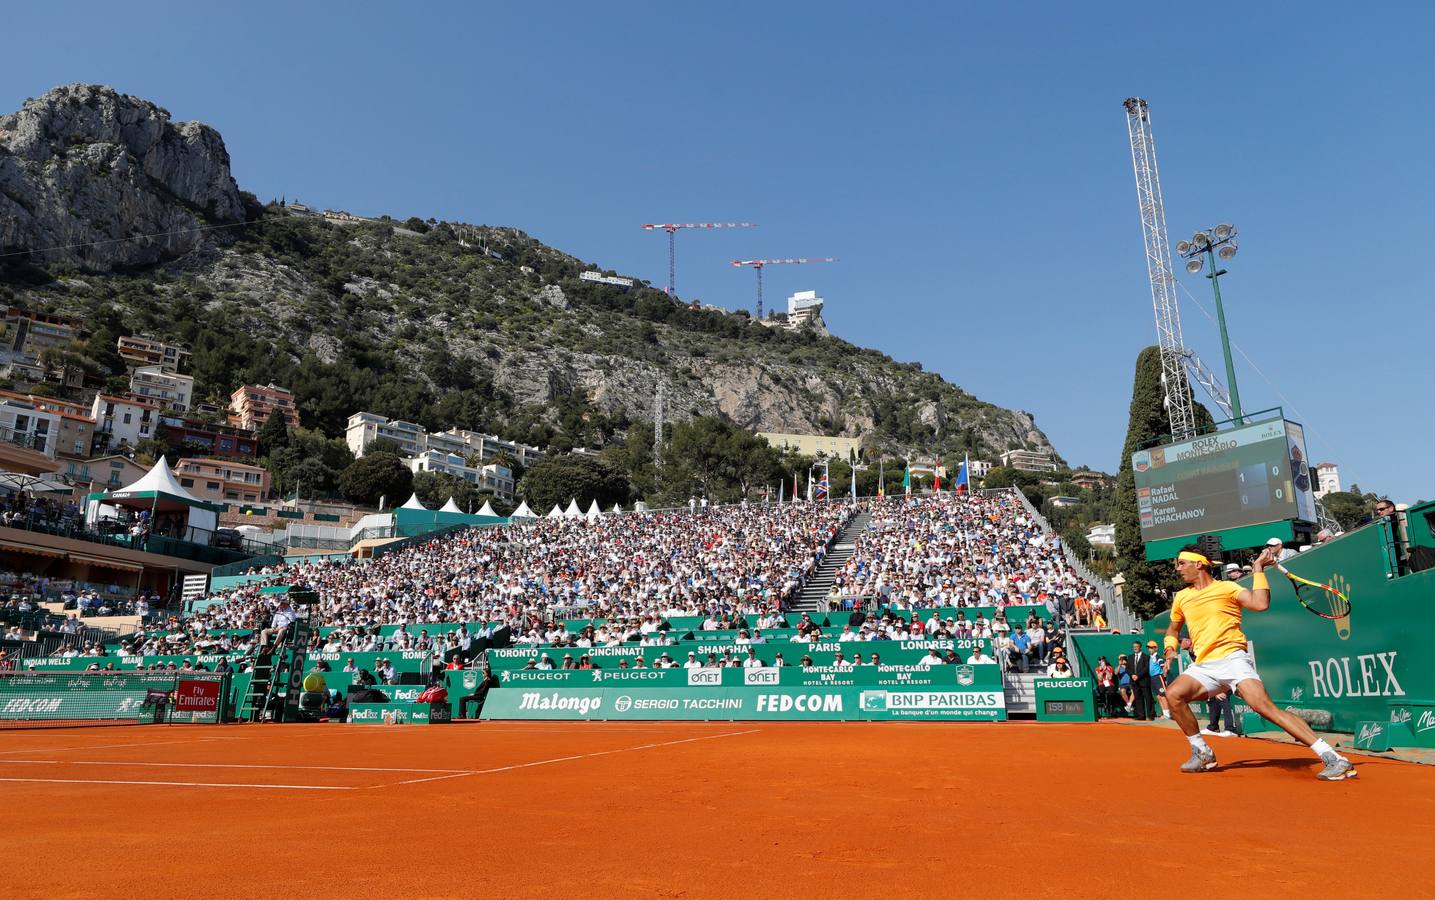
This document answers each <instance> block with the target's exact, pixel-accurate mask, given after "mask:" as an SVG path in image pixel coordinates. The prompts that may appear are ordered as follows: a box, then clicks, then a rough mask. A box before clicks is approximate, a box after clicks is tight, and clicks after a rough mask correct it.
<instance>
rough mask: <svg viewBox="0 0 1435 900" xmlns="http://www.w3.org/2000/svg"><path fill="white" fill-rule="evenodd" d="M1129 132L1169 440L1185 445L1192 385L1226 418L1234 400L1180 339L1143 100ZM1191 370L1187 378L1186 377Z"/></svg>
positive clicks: (1191, 428)
mask: <svg viewBox="0 0 1435 900" xmlns="http://www.w3.org/2000/svg"><path fill="white" fill-rule="evenodd" d="M1122 105H1123V106H1125V107H1126V131H1127V134H1128V136H1129V137H1130V138H1131V167H1132V169H1134V170H1135V172H1136V202H1137V205H1138V206H1139V207H1140V209H1141V231H1142V234H1143V235H1144V237H1145V239H1146V272H1147V275H1149V276H1150V279H1151V305H1152V307H1153V308H1154V309H1155V312H1156V341H1157V343H1158V344H1159V345H1160V348H1161V386H1162V388H1163V389H1164V390H1165V392H1166V397H1165V403H1166V415H1167V416H1168V417H1169V418H1170V420H1171V436H1172V437H1173V438H1174V439H1175V440H1178V441H1179V440H1183V439H1185V438H1188V437H1191V436H1192V435H1194V434H1195V433H1196V413H1195V407H1194V405H1193V403H1192V400H1191V392H1190V388H1189V385H1190V383H1191V381H1195V382H1196V383H1197V384H1199V385H1201V387H1202V388H1203V389H1205V391H1206V393H1207V395H1209V396H1210V398H1211V400H1212V401H1213V402H1215V404H1216V405H1217V406H1218V407H1220V408H1221V411H1222V412H1224V413H1225V414H1226V416H1227V417H1230V415H1231V396H1230V392H1229V391H1227V390H1226V387H1225V385H1223V384H1222V383H1221V381H1220V379H1218V378H1217V377H1216V375H1215V373H1214V372H1212V371H1211V369H1210V367H1208V366H1207V365H1206V364H1205V363H1203V362H1201V359H1200V357H1198V356H1197V355H1196V354H1195V352H1194V351H1192V350H1190V349H1188V348H1187V347H1186V345H1185V342H1184V340H1183V339H1182V337H1181V310H1180V308H1179V307H1178V306H1177V304H1176V276H1175V275H1174V274H1173V273H1172V271H1171V243H1170V241H1169V240H1168V239H1167V237H1166V208H1165V206H1164V204H1163V203H1162V199H1161V173H1160V171H1159V170H1158V169H1157V168H1156V138H1155V136H1154V135H1153V134H1152V133H1151V110H1150V109H1149V108H1148V107H1147V105H1146V101H1145V100H1142V99H1141V98H1139V97H1128V98H1127V99H1126V100H1125V101H1124V102H1123V104H1122ZM1188 370H1189V377H1188V374H1187V373H1188Z"/></svg>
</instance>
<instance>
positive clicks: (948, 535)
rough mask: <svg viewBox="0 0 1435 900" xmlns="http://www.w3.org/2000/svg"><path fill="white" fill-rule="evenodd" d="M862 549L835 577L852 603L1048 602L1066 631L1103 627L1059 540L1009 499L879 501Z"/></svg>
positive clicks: (1096, 604)
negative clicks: (872, 599)
mask: <svg viewBox="0 0 1435 900" xmlns="http://www.w3.org/2000/svg"><path fill="white" fill-rule="evenodd" d="M854 551H855V552H854V553H853V555H852V557H851V558H850V559H849V560H848V561H847V565H846V566H845V567H844V568H843V570H842V572H841V573H839V575H838V577H837V589H838V591H839V592H840V594H841V595H842V596H844V597H847V596H856V597H863V598H869V597H876V598H880V599H882V601H883V602H884V603H885V604H887V605H889V606H893V607H896V608H899V609H914V610H921V609H932V608H935V607H963V606H967V607H971V606H984V607H996V608H998V609H1000V608H1002V607H1005V606H1010V605H1015V604H1037V605H1040V604H1045V605H1046V606H1047V609H1048V610H1049V611H1050V613H1051V614H1052V616H1054V617H1056V618H1059V619H1060V620H1061V621H1062V622H1064V623H1065V624H1067V625H1068V626H1070V625H1080V626H1086V625H1092V626H1094V627H1101V628H1104V627H1105V619H1104V617H1103V614H1104V609H1103V608H1102V602H1101V599H1100V597H1099V596H1098V595H1097V593H1096V592H1095V591H1094V590H1093V589H1092V588H1091V587H1090V585H1088V584H1086V583H1085V582H1084V581H1082V580H1081V578H1080V577H1079V576H1078V575H1077V574H1076V572H1075V571H1073V570H1072V568H1071V566H1070V565H1069V564H1068V563H1067V561H1066V558H1065V556H1064V555H1063V552H1062V548H1061V544H1060V539H1059V538H1057V537H1055V536H1053V535H1050V534H1047V533H1046V532H1044V531H1043V530H1042V529H1041V527H1040V526H1039V525H1038V524H1037V523H1035V522H1033V521H1032V520H1031V519H1030V517H1029V516H1027V514H1026V511H1025V509H1024V508H1023V507H1022V506H1021V504H1020V503H1019V502H1018V501H1017V500H1016V499H1015V498H1013V497H1011V496H1008V495H993V496H971V495H958V494H943V495H938V496H934V497H921V498H892V499H888V500H885V501H881V502H879V503H878V504H877V505H876V506H875V507H874V509H873V512H872V519H871V524H870V526H869V529H868V531H867V533H865V534H863V535H861V536H860V537H859V538H858V539H857V541H856V546H855V548H854Z"/></svg>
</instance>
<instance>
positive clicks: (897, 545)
mask: <svg viewBox="0 0 1435 900" xmlns="http://www.w3.org/2000/svg"><path fill="white" fill-rule="evenodd" d="M864 509H865V511H866V512H868V513H869V514H870V520H871V531H870V532H868V533H865V534H863V535H861V536H860V537H859V538H858V539H857V541H856V546H855V552H854V553H853V555H852V556H851V558H850V559H849V560H847V562H846V563H845V565H843V566H842V568H841V572H840V573H838V576H837V584H838V585H839V586H840V587H841V589H842V591H843V593H844V595H845V596H846V597H847V598H848V601H849V605H854V604H855V605H857V606H858V607H859V608H860V609H865V610H867V611H876V612H880V614H881V615H882V616H883V617H884V618H883V620H881V621H878V620H876V619H875V618H874V619H873V620H870V621H868V622H867V623H866V624H865V625H863V624H861V622H860V620H861V615H860V613H859V616H858V617H857V618H856V619H851V618H849V616H850V614H849V612H847V611H832V612H828V613H821V612H818V613H812V614H798V613H796V612H793V611H791V610H790V609H789V608H788V607H789V606H790V603H791V601H792V599H793V598H794V597H795V596H796V594H797V592H798V591H800V589H801V587H802V585H803V582H804V580H805V578H806V577H807V576H808V575H809V574H810V573H811V572H812V571H814V570H815V568H816V566H817V565H818V564H819V563H820V561H821V560H822V558H823V556H824V554H825V553H826V550H827V548H828V546H829V544H830V543H831V541H832V539H833V537H834V536H835V535H836V534H838V533H839V532H840V531H841V530H842V527H843V525H844V523H845V522H846V521H847V520H848V519H849V518H850V517H851V516H852V514H853V508H852V507H848V506H844V505H840V504H838V505H832V506H828V505H825V504H823V505H815V504H792V505H785V506H780V507H728V508H711V509H708V510H703V511H700V512H696V513H676V514H662V515H648V516H643V515H639V514H630V515H626V516H613V517H607V518H604V519H601V520H598V521H596V522H589V521H586V520H543V521H539V522H536V523H532V524H525V525H515V526H512V527H510V528H507V529H489V530H481V531H480V530H473V531H464V532H457V533H451V534H445V535H442V536H438V537H435V538H432V539H430V540H427V541H415V542H412V543H411V544H409V545H408V546H406V547H405V548H403V549H402V550H400V551H398V552H395V553H392V554H388V555H385V556H383V557H380V558H377V559H374V560H369V561H363V562H359V563H355V564H340V563H336V562H332V561H322V560H321V561H309V562H303V563H300V564H296V565H289V566H282V565H272V566H269V567H267V568H266V569H264V570H262V571H260V572H258V573H251V575H250V577H248V578H244V579H237V580H235V581H234V582H232V583H231V585H230V586H229V587H227V588H225V589H224V590H221V591H218V592H215V593H214V594H212V595H211V596H210V597H208V598H206V602H205V603H203V604H200V605H201V606H202V607H203V608H202V611H200V612H199V613H197V614H195V615H193V616H191V617H188V618H186V619H185V620H183V621H180V620H178V619H174V618H171V620H170V621H169V622H167V623H165V627H164V628H156V629H151V630H149V631H146V632H142V633H140V634H137V635H135V636H133V637H131V638H130V639H128V640H127V641H126V642H125V643H123V644H121V645H119V646H112V647H110V648H107V650H106V652H107V654H108V655H107V656H103V657H96V656H92V655H77V656H71V657H56V658H50V659H38V660H27V664H28V665H30V666H32V667H33V668H35V669H36V670H47V669H48V670H52V671H73V670H78V669H85V668H92V667H98V668H105V667H113V668H116V669H135V668H163V669H166V670H167V669H168V668H169V667H170V666H174V667H175V669H177V670H182V669H183V668H184V667H186V666H187V665H193V666H196V667H203V668H206V669H212V668H214V667H215V666H216V665H217V664H218V663H219V661H220V660H221V659H228V660H229V663H230V666H231V667H232V668H234V669H236V670H237V671H243V670H244V669H245V666H246V661H247V659H248V658H249V656H250V655H251V654H252V650H253V646H254V642H255V640H256V631H257V629H259V628H261V627H264V626H265V625H267V624H268V619H269V617H270V615H271V611H272V608H273V605H274V602H275V600H276V598H277V597H278V596H279V595H280V592H281V591H282V590H284V589H285V586H286V585H291V584H298V585H306V586H310V587H312V588H314V589H316V590H317V591H318V592H319V596H320V604H319V608H318V617H319V620H320V621H322V622H323V623H324V624H323V626H322V627H320V628H318V629H317V636H316V637H315V638H314V640H313V642H312V645H311V648H310V653H309V661H310V662H311V663H313V662H318V661H322V662H323V663H324V664H326V665H327V666H328V668H329V670H330V672H329V674H328V680H329V683H330V687H331V688H337V689H340V690H342V689H343V688H345V687H346V686H347V685H348V684H349V683H350V682H351V681H352V679H353V677H354V675H355V674H356V673H357V671H358V670H361V669H366V670H368V671H370V672H374V673H377V672H378V670H379V667H380V660H381V659H382V660H387V661H388V662H389V664H390V665H391V666H392V668H393V673H392V676H391V680H393V681H403V682H408V683H410V684H415V683H420V682H422V681H424V680H426V679H427V678H428V676H429V674H430V673H431V671H432V669H433V667H435V666H438V665H443V664H445V663H447V662H449V661H451V660H453V659H454V658H455V657H457V658H458V659H459V661H460V663H463V662H468V663H470V664H471V662H472V659H473V658H474V657H475V656H476V655H477V654H476V653H474V652H463V651H462V650H461V644H462V642H461V641H460V635H463V634H464V633H465V632H466V633H468V635H469V636H470V639H471V638H472V637H473V636H475V635H478V634H480V632H479V631H478V630H479V629H487V631H485V632H482V634H484V635H487V634H490V633H492V632H494V631H498V630H500V629H501V630H502V632H501V633H502V634H503V635H504V636H505V638H511V639H512V641H513V649H512V650H500V651H498V652H493V653H489V654H488V659H489V661H490V662H491V663H492V665H493V668H494V669H495V670H496V671H509V670H515V669H520V668H523V667H525V666H526V665H529V660H530V659H534V660H537V659H540V658H541V657H542V656H543V655H545V654H546V655H548V656H549V658H550V659H551V661H552V664H553V665H554V666H555V667H561V666H562V665H563V664H564V662H563V660H564V657H565V655H571V656H572V658H573V660H574V661H573V662H570V663H568V665H576V664H577V662H576V661H577V660H578V659H579V658H581V656H582V655H583V654H585V653H586V654H589V655H591V656H592V657H593V658H594V661H595V665H599V666H602V667H604V668H606V669H617V668H619V667H620V666H623V665H636V664H637V660H638V659H642V660H643V665H644V667H651V666H653V665H654V663H655V662H657V661H658V659H659V658H660V657H661V656H662V655H663V654H665V653H666V654H668V655H669V656H670V657H671V658H672V660H673V661H674V662H675V663H676V664H677V665H682V664H684V663H685V662H686V660H687V658H688V657H687V654H688V652H689V651H692V652H693V653H695V654H696V658H697V660H698V661H699V662H704V661H707V660H708V654H713V659H714V660H715V661H718V662H721V661H722V660H723V659H724V658H725V657H727V658H731V659H733V660H735V661H740V660H741V659H742V658H745V657H746V656H747V650H748V648H749V646H752V647H753V648H754V649H755V650H756V654H755V655H756V657H757V658H758V659H760V660H763V661H764V662H765V663H766V664H767V665H772V664H773V663H774V662H775V661H776V658H777V654H779V653H780V654H782V658H783V661H784V663H785V664H786V665H788V666H794V665H797V664H798V662H799V660H801V659H802V657H803V656H810V657H811V658H812V660H813V663H814V664H815V665H817V666H821V667H827V666H831V665H832V664H833V663H834V662H835V661H836V660H837V654H838V653H842V654H843V658H844V659H845V660H848V661H850V660H851V659H852V657H853V656H854V655H855V654H861V655H862V656H863V662H864V664H870V660H871V656H872V654H873V653H874V652H875V653H878V654H880V657H881V662H882V663H883V664H884V665H886V666H895V667H899V668H905V667H908V666H914V665H916V664H917V663H919V662H920V661H921V660H923V659H924V658H925V657H926V656H928V650H929V649H930V648H932V647H936V648H938V649H939V651H940V652H941V653H943V654H945V652H946V651H947V650H949V649H950V650H952V651H954V652H955V654H956V655H957V657H958V658H960V659H965V658H966V657H967V656H969V655H970V654H971V652H972V651H973V650H974V649H975V648H977V647H980V648H981V649H982V650H983V652H984V653H986V654H988V655H990V654H991V652H992V646H993V640H992V638H993V636H994V632H993V628H992V626H993V625H996V626H997V630H996V632H995V635H996V636H997V637H1000V635H1001V632H1002V631H1003V630H1004V628H1005V627H1007V626H1008V625H1010V626H1014V625H1017V624H1023V625H1024V624H1026V623H1027V621H1028V619H1029V618H1036V619H1040V620H1049V619H1051V618H1052V616H1053V614H1054V613H1060V612H1061V611H1062V610H1063V608H1069V604H1070V603H1071V601H1072V600H1073V599H1074V598H1076V597H1078V596H1080V595H1081V593H1082V592H1084V591H1085V590H1086V589H1087V586H1086V585H1085V584H1084V583H1083V582H1081V581H1080V579H1079V578H1077V577H1076V576H1075V574H1074V573H1073V572H1072V571H1071V570H1070V568H1069V567H1067V566H1066V564H1065V560H1064V559H1063V557H1062V555H1061V554H1060V552H1059V551H1058V550H1057V548H1056V547H1055V546H1054V541H1053V539H1052V536H1051V535H1050V534H1048V533H1045V532H1043V531H1042V529H1041V528H1040V527H1038V526H1037V525H1036V524H1035V523H1033V522H1032V521H1031V520H1030V519H1029V518H1028V517H1027V516H1026V515H1025V511H1024V510H1023V509H1022V508H1021V507H1020V506H1019V505H1018V504H1016V503H1014V502H1013V501H1012V500H1011V499H1010V498H1009V497H1002V496H996V497H956V496H952V495H945V496H941V497H933V498H921V499H889V500H885V501H875V502H869V503H868V504H867V505H866V506H865V507H864ZM1064 604H1065V607H1064ZM1003 620H1004V622H1005V623H1006V625H1003V624H998V623H999V622H1001V621H1003ZM864 629H865V630H864ZM654 631H661V633H663V634H664V635H665V637H664V638H663V639H662V640H661V641H660V640H656V639H654V638H653V637H652V636H651V635H650V632H654ZM808 632H811V633H810V634H809V633H808ZM645 638H646V640H645ZM754 638H757V639H759V640H760V641H761V643H758V644H755V645H753V644H750V642H751V641H752V640H753V639H754ZM507 643H508V640H504V641H501V642H499V643H498V644H496V645H495V646H500V647H501V646H503V645H505V644H507ZM470 647H471V649H484V648H487V647H488V643H487V642H484V641H478V642H476V643H472V644H470ZM625 660H626V663H625V662H624V661H625ZM350 663H352V665H350ZM346 669H348V670H349V671H346ZM236 680H238V676H237V677H236ZM380 680H381V681H382V680H384V679H383V678H382V677H381V678H380ZM453 700H454V702H455V704H456V701H457V697H456V696H455V697H454V698H453Z"/></svg>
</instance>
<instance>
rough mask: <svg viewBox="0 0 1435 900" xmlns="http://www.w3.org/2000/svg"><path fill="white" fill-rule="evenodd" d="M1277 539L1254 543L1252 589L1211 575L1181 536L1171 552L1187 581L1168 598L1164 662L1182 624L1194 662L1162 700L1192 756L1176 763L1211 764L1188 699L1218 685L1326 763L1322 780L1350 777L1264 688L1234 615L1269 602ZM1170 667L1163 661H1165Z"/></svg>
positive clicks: (1346, 765) (1187, 767)
mask: <svg viewBox="0 0 1435 900" xmlns="http://www.w3.org/2000/svg"><path fill="white" fill-rule="evenodd" d="M1278 550H1279V548H1277V547H1267V548H1266V549H1265V550H1263V551H1261V555H1260V556H1258V557H1256V560H1255V562H1254V563H1253V564H1252V573H1253V574H1252V576H1251V587H1252V589H1251V590H1249V591H1248V590H1245V589H1244V588H1242V587H1241V586H1240V585H1238V584H1236V583H1235V582H1233V581H1217V580H1216V579H1215V578H1213V577H1212V576H1211V570H1212V568H1214V567H1215V565H1216V563H1215V562H1213V561H1212V560H1210V559H1207V558H1206V556H1205V555H1204V554H1202V553H1201V551H1200V549H1199V548H1198V547H1197V546H1196V545H1195V544H1187V545H1186V546H1185V547H1183V548H1182V549H1181V552H1180V553H1179V554H1177V556H1176V574H1177V575H1179V576H1181V580H1182V581H1184V582H1185V583H1186V587H1185V588H1183V589H1182V590H1180V591H1178V592H1177V593H1176V598H1175V600H1173V601H1172V603H1171V627H1170V628H1167V629H1166V640H1165V644H1166V664H1167V666H1168V667H1169V666H1170V665H1171V663H1172V662H1173V661H1174V660H1175V659H1176V657H1177V655H1178V654H1179V652H1180V647H1181V640H1180V639H1181V627H1182V626H1183V625H1184V626H1185V627H1186V630H1187V632H1188V633H1189V634H1190V637H1191V651H1192V653H1193V654H1194V655H1195V664H1194V665H1191V666H1189V667H1188V668H1187V669H1186V671H1185V672H1182V673H1181V675H1180V677H1178V678H1177V679H1176V680H1175V681H1173V682H1171V683H1170V685H1168V686H1167V688H1166V701H1167V703H1168V704H1169V705H1170V707H1171V718H1172V719H1174V720H1175V722H1176V724H1177V725H1179V726H1181V731H1182V732H1183V733H1184V734H1185V735H1186V740H1188V741H1190V743H1191V758H1190V759H1188V760H1186V762H1185V763H1183V764H1182V765H1181V771H1183V772H1205V771H1209V770H1211V769H1214V768H1215V767H1216V754H1215V752H1214V751H1212V750H1211V748H1210V746H1209V745H1208V744H1207V743H1206V739H1205V738H1204V737H1202V736H1201V729H1200V726H1199V725H1198V724H1197V723H1196V716H1195V714H1194V713H1193V712H1191V703H1192V702H1194V701H1197V700H1205V699H1207V698H1209V697H1210V696H1212V695H1214V694H1217V693H1220V692H1221V691H1223V690H1232V689H1234V690H1235V692H1236V693H1238V694H1240V696H1241V699H1242V700H1244V701H1246V705H1248V706H1249V707H1250V708H1251V709H1252V710H1253V711H1255V712H1256V713H1257V714H1258V715H1260V716H1261V718H1263V719H1265V720H1266V721H1268V722H1271V723H1272V724H1274V725H1278V726H1280V728H1281V729H1282V730H1284V731H1285V733H1286V734H1288V735H1290V736H1291V737H1293V738H1295V739H1296V740H1298V741H1300V742H1301V743H1302V744H1305V745H1306V746H1307V747H1309V748H1310V749H1311V750H1312V751H1313V752H1314V753H1315V755H1316V756H1318V757H1320V760H1321V762H1323V763H1325V768H1324V769H1322V770H1321V771H1320V772H1319V773H1318V774H1317V775H1316V777H1317V778H1320V779H1322V780H1324V781H1340V780H1342V779H1346V778H1354V777H1355V767H1354V766H1353V765H1351V763H1350V760H1348V759H1346V758H1345V757H1343V756H1341V755H1340V754H1339V753H1336V752H1335V751H1334V750H1333V749H1331V746H1330V745H1329V744H1327V743H1326V742H1325V741H1324V740H1322V739H1320V738H1318V737H1316V735H1315V732H1314V731H1312V730H1311V728H1310V726H1309V725H1307V724H1306V723H1305V720H1304V719H1301V718H1300V717H1299V716H1295V715H1292V714H1291V713H1288V712H1286V711H1285V710H1283V709H1280V708H1279V707H1277V706H1276V705H1275V703H1273V702H1272V701H1271V697H1270V694H1268V693H1266V686H1265V685H1264V684H1262V683H1261V676H1260V675H1259V674H1258V673H1257V672H1256V665H1255V661H1254V660H1253V659H1251V655H1250V653H1248V652H1247V650H1246V636H1245V634H1244V633H1243V632H1242V631H1241V615H1242V614H1243V613H1244V612H1245V611H1246V610H1250V611H1251V612H1264V611H1265V610H1267V609H1270V605H1271V587H1270V583H1269V582H1268V581H1267V580H1266V574H1265V572H1264V569H1265V568H1266V566H1270V565H1274V564H1275V561H1276V553H1277V551H1278ZM1168 671H1169V669H1168Z"/></svg>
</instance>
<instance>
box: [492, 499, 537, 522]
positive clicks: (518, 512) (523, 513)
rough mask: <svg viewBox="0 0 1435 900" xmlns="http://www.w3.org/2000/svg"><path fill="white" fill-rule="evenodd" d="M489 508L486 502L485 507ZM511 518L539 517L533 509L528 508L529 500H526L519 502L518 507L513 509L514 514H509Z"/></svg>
mask: <svg viewBox="0 0 1435 900" xmlns="http://www.w3.org/2000/svg"><path fill="white" fill-rule="evenodd" d="M487 508H488V505H487V504H484V509H487ZM509 518H510V519H536V518H538V517H537V516H535V515H534V514H533V510H531V509H529V508H528V501H527V500H524V501H523V502H522V503H520V504H518V508H517V509H515V510H514V511H513V514H512V515H511V516H509Z"/></svg>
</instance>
